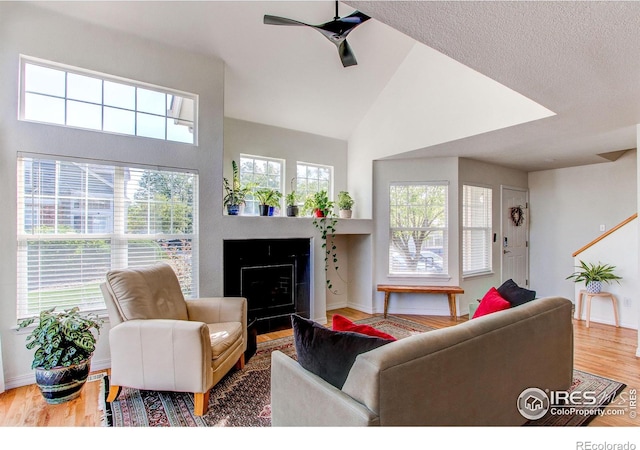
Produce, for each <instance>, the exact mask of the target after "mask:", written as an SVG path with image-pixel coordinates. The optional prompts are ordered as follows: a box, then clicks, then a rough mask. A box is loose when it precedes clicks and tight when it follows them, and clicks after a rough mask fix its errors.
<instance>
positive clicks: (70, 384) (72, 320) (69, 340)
mask: <svg viewBox="0 0 640 450" xmlns="http://www.w3.org/2000/svg"><path fill="white" fill-rule="evenodd" d="M54 310H55V307H53V308H51V309H47V310H45V311H42V312H41V313H40V315H39V317H38V323H37V325H36V327H35V328H34V329H33V331H31V333H30V334H29V336H27V343H26V347H27V349H29V350H32V349H34V348H35V353H34V356H33V362H32V364H31V368H32V369H35V371H36V384H37V385H38V388H40V392H41V393H42V396H43V397H44V399H45V401H46V402H47V403H49V404H58V403H63V402H66V401H69V400H73V399H74V398H76V397H78V396H79V395H80V391H81V390H82V387H83V386H84V383H85V382H86V381H87V377H88V376H89V369H90V367H91V357H92V356H93V351H94V350H95V348H96V340H97V335H99V334H100V328H101V327H102V324H103V321H102V319H100V318H99V317H98V316H97V315H95V314H93V313H86V314H82V313H80V309H79V308H78V307H75V308H71V309H67V310H65V311H63V312H55V311H54ZM35 321H36V318H35V317H31V318H29V319H25V320H22V321H21V322H20V323H19V324H18V328H19V329H21V328H25V327H28V326H29V325H31V324H32V323H34V322H35ZM94 331H95V334H94Z"/></svg>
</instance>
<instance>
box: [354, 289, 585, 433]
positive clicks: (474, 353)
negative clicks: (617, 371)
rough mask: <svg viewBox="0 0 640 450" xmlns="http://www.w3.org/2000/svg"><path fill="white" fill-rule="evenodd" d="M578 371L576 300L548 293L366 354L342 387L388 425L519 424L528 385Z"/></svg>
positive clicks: (563, 384) (567, 379)
mask: <svg viewBox="0 0 640 450" xmlns="http://www.w3.org/2000/svg"><path fill="white" fill-rule="evenodd" d="M572 375H573V323H572V303H571V301H570V300H568V299H566V298H559V297H549V298H542V299H539V300H536V301H535V302H528V303H526V304H524V305H522V306H519V307H517V308H509V309H507V310H504V311H501V312H497V313H495V314H487V315H486V316H483V317H480V318H477V319H474V320H469V321H466V322H464V323H461V324H459V325H455V326H451V327H447V328H442V329H438V330H435V331H429V332H426V333H422V334H418V335H413V336H410V337H407V338H404V339H399V340H397V341H395V342H391V343H390V344H388V345H385V346H382V347H380V348H376V349H375V350H372V351H369V352H367V353H363V354H361V355H359V356H358V357H357V358H356V361H355V363H354V364H353V366H352V368H351V370H350V372H349V375H348V377H347V380H346V381H345V383H344V386H343V388H342V391H343V392H344V393H345V394H347V395H349V396H350V397H352V398H354V399H355V400H356V401H358V402H360V403H362V404H364V405H365V406H366V407H367V408H369V409H370V410H371V411H373V412H374V413H376V414H378V415H379V416H380V424H381V425H390V426H398V425H422V426H425V425H433V426H448V425H453V424H455V425H461V426H472V425H480V426H488V425H494V426H496V425H503V426H513V425H522V424H523V423H524V422H525V421H526V419H525V418H524V417H523V416H522V415H521V414H520V413H519V412H518V410H517V408H516V403H517V399H518V396H519V395H520V394H521V393H522V392H523V390H524V389H526V388H530V387H537V388H539V389H543V390H544V389H549V390H566V389H568V388H569V387H570V386H571V382H572Z"/></svg>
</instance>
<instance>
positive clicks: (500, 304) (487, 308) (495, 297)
mask: <svg viewBox="0 0 640 450" xmlns="http://www.w3.org/2000/svg"><path fill="white" fill-rule="evenodd" d="M510 307H511V303H509V302H508V301H507V300H505V299H504V298H503V297H502V296H501V295H500V293H499V292H498V290H497V289H496V288H494V287H492V288H491V289H489V290H488V291H487V293H486V294H484V297H482V301H480V305H478V309H476V312H475V314H474V315H473V319H475V318H476V317H480V316H484V315H487V314H491V313H494V312H497V311H502V310H503V309H509V308H510Z"/></svg>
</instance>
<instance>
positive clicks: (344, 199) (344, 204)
mask: <svg viewBox="0 0 640 450" xmlns="http://www.w3.org/2000/svg"><path fill="white" fill-rule="evenodd" d="M353 203H354V201H353V198H351V195H350V194H349V193H348V192H347V191H340V192H339V193H338V208H340V209H351V208H352V207H353Z"/></svg>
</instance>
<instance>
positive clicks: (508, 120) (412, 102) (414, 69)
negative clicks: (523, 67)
mask: <svg viewBox="0 0 640 450" xmlns="http://www.w3.org/2000/svg"><path fill="white" fill-rule="evenodd" d="M434 67H438V70H437V71H435V70H433V68H434ZM418 86H419V88H417V87H418ZM553 114H554V113H553V112H552V111H550V110H548V109H547V108H544V107H543V106H541V105H539V104H537V103H535V102H533V101H531V100H529V99H528V98H526V97H524V96H522V95H520V94H518V93H517V92H515V91H513V90H511V89H508V88H506V87H505V86H503V85H501V84H500V83H498V82H496V81H494V80H492V79H490V78H488V77H486V76H484V75H482V74H480V73H478V72H476V71H474V70H472V69H470V68H468V67H467V66H465V65H463V64H461V63H459V62H458V61H456V60H454V59H451V58H449V57H448V56H445V55H443V54H442V53H439V52H437V51H436V50H434V49H432V48H429V47H427V46H426V45H423V44H421V43H416V44H415V45H414V47H413V48H412V49H411V51H410V52H409V54H408V55H407V57H406V58H405V60H404V61H403V63H402V64H401V65H400V67H399V68H398V70H397V72H396V73H395V75H394V76H393V77H392V78H391V80H390V81H389V83H388V84H387V85H386V86H385V88H384V89H383V91H382V92H381V94H380V95H379V96H378V98H377V99H376V101H375V102H374V104H373V105H372V106H371V108H370V109H369V110H368V112H367V114H366V115H365V117H364V118H363V119H362V121H361V122H360V124H359V125H358V127H357V128H356V130H355V131H354V132H353V134H352V136H351V137H350V139H349V188H350V189H352V190H354V191H356V192H357V193H358V195H359V197H358V198H356V201H358V202H359V203H360V204H361V209H360V210H359V211H358V217H371V216H370V214H371V208H372V207H374V206H373V205H372V203H371V198H370V197H366V196H364V195H363V194H364V193H366V192H368V190H367V189H365V186H368V185H371V182H372V180H371V172H370V171H371V161H373V160H376V159H381V158H384V157H388V156H391V155H395V154H398V153H402V152H407V151H411V150H417V149H421V148H426V147H431V146H434V145H437V144H440V143H443V142H449V141H452V140H456V139H461V138H464V137H468V136H473V135H477V134H481V133H486V132H489V131H493V130H497V129H500V128H505V127H509V126H513V125H516V124H520V123H524V122H528V121H531V120H536V119H540V118H543V117H548V116H551V115H553ZM443 124H445V126H443Z"/></svg>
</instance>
